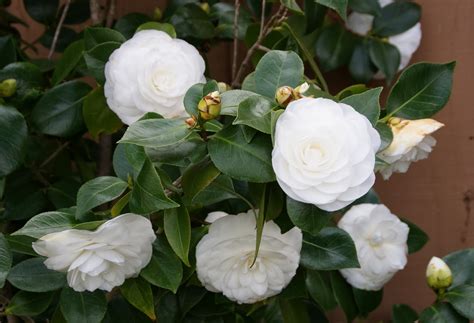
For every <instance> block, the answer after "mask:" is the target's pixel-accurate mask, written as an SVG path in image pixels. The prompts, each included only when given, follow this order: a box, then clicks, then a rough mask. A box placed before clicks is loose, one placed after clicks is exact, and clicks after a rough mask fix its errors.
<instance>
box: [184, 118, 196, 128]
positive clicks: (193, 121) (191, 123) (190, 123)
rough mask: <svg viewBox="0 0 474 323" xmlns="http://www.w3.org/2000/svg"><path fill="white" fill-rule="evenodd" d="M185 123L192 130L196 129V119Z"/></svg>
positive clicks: (190, 119)
mask: <svg viewBox="0 0 474 323" xmlns="http://www.w3.org/2000/svg"><path fill="white" fill-rule="evenodd" d="M184 122H186V124H187V125H188V126H189V127H190V128H194V126H195V125H196V118H194V117H192V118H188V119H186V120H185V121H184Z"/></svg>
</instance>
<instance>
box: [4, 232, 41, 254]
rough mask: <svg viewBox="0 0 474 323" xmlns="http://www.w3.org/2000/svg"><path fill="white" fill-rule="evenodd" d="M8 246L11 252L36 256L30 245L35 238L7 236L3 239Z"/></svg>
mask: <svg viewBox="0 0 474 323" xmlns="http://www.w3.org/2000/svg"><path fill="white" fill-rule="evenodd" d="M5 238H6V240H7V241H8V244H9V245H10V250H11V252H15V253H20V254H23V255H28V256H37V254H36V252H35V251H34V250H33V248H32V243H33V242H34V241H36V239H35V238H32V237H28V236H21V235H18V236H16V235H15V236H13V235H9V236H6V237H5Z"/></svg>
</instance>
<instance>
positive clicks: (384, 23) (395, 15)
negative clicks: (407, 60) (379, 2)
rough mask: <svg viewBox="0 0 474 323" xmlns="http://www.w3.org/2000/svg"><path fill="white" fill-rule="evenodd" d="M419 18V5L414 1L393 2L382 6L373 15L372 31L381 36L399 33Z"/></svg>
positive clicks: (414, 23) (411, 25)
mask: <svg viewBox="0 0 474 323" xmlns="http://www.w3.org/2000/svg"><path fill="white" fill-rule="evenodd" d="M420 18H421V7H420V5H419V4H416V3H414V2H394V3H391V4H389V5H387V6H385V7H383V8H382V10H381V11H380V13H379V15H377V16H375V19H374V23H373V29H372V30H373V32H374V34H376V35H379V36H381V37H389V36H393V35H398V34H401V33H403V32H405V31H407V30H408V29H410V28H411V27H413V26H414V25H416V23H417V22H418V21H420Z"/></svg>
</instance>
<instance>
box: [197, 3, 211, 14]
mask: <svg viewBox="0 0 474 323" xmlns="http://www.w3.org/2000/svg"><path fill="white" fill-rule="evenodd" d="M199 6H200V7H201V9H202V10H203V11H204V12H205V13H207V14H209V13H210V12H211V7H209V3H207V2H202V3H201V4H200V5H199Z"/></svg>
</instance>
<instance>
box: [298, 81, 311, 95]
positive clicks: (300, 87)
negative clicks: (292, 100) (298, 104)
mask: <svg viewBox="0 0 474 323" xmlns="http://www.w3.org/2000/svg"><path fill="white" fill-rule="evenodd" d="M308 90H309V84H308V83H307V82H304V83H303V84H300V85H298V86H297V87H296V88H295V94H296V96H298V97H299V98H301V97H302V96H303V93H305V92H306V91H308Z"/></svg>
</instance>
